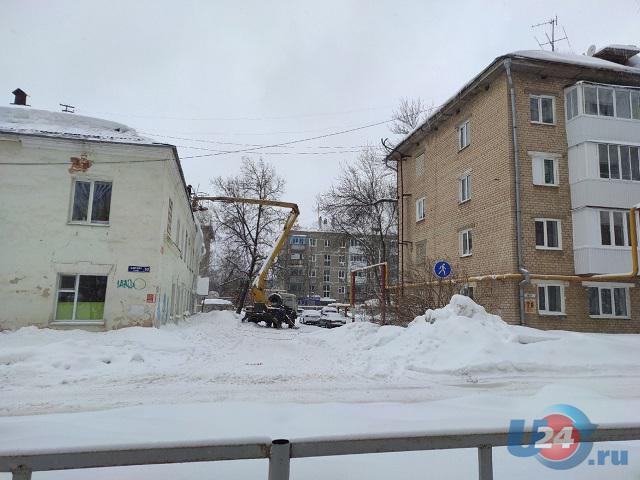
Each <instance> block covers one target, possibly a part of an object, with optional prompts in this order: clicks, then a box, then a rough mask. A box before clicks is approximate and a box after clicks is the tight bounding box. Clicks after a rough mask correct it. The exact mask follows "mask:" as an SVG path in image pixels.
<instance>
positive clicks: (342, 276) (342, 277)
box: [338, 270, 345, 280]
mask: <svg viewBox="0 0 640 480" xmlns="http://www.w3.org/2000/svg"><path fill="white" fill-rule="evenodd" d="M338 278H339V279H340V280H344V278H345V275H344V270H338Z"/></svg>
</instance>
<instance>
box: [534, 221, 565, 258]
mask: <svg viewBox="0 0 640 480" xmlns="http://www.w3.org/2000/svg"><path fill="white" fill-rule="evenodd" d="M535 222H536V248H537V249H539V250H562V233H561V230H560V225H561V224H560V220H555V219H550V218H536V219H535Z"/></svg>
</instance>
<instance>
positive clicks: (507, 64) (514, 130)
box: [503, 58, 531, 325]
mask: <svg viewBox="0 0 640 480" xmlns="http://www.w3.org/2000/svg"><path fill="white" fill-rule="evenodd" d="M503 64H504V70H505V72H506V73H507V85H508V87H509V96H510V99H511V134H512V136H513V163H514V169H515V177H516V181H515V194H516V249H517V253H518V271H519V272H520V273H521V274H522V275H523V276H524V279H523V280H522V281H521V282H520V283H519V284H518V299H519V304H520V305H519V306H520V308H519V310H520V325H525V318H524V286H525V285H530V284H531V279H530V276H529V271H528V270H527V269H526V268H525V267H524V261H523V256H522V210H521V206H520V151H519V147H518V118H517V116H516V92H515V89H514V88H513V77H512V76H511V59H510V58H506V59H505V60H504V62H503Z"/></svg>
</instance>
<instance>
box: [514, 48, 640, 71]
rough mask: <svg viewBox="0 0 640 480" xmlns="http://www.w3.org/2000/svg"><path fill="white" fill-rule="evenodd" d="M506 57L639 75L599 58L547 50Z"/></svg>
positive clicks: (632, 69) (515, 53)
mask: <svg viewBox="0 0 640 480" xmlns="http://www.w3.org/2000/svg"><path fill="white" fill-rule="evenodd" d="M507 56H510V57H523V58H530V59H533V60H544V61H547V62H557V63H564V64H568V65H578V66H581V67H591V68H599V69H603V70H614V71H618V72H628V73H637V74H640V68H635V67H627V66H625V65H620V64H619V63H614V62H610V61H608V60H603V59H601V58H595V57H589V56H587V55H576V54H575V53H561V52H549V51H547V50H520V51H517V52H513V53H510V54H508V55H507Z"/></svg>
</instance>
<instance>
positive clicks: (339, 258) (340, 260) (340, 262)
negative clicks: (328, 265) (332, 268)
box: [338, 255, 344, 267]
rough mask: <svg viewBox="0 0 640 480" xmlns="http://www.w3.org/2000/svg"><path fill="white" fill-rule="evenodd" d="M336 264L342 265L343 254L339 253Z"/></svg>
mask: <svg viewBox="0 0 640 480" xmlns="http://www.w3.org/2000/svg"><path fill="white" fill-rule="evenodd" d="M338 264H339V265H340V266H341V267H342V266H344V255H340V256H339V257H338Z"/></svg>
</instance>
